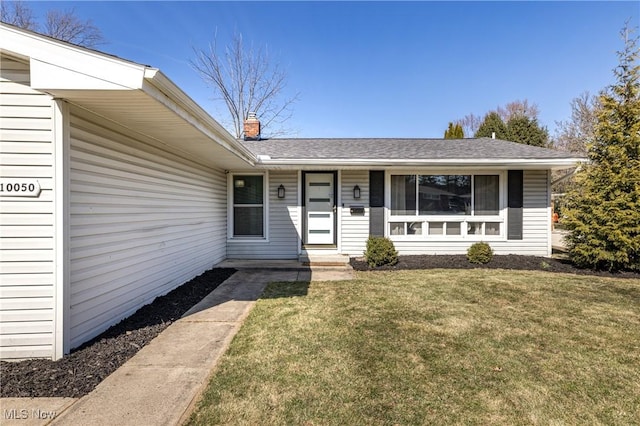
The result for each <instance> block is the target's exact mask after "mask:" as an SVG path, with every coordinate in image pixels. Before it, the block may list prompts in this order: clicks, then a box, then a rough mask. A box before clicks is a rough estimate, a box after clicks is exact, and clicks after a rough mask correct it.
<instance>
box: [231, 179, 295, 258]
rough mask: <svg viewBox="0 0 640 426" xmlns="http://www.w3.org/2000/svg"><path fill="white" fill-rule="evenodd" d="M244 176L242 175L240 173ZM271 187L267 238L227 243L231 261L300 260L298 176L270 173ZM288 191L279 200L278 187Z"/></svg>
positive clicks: (269, 188)
mask: <svg viewBox="0 0 640 426" xmlns="http://www.w3.org/2000/svg"><path fill="white" fill-rule="evenodd" d="M238 174H242V173H238ZM265 179H267V181H268V182H267V184H268V194H269V195H268V197H269V198H268V202H267V204H268V209H269V210H268V214H267V224H266V227H265V236H266V238H265V239H264V240H262V241H259V240H251V241H243V240H242V239H241V238H237V239H230V240H229V241H228V242H227V257H228V258H229V259H297V257H298V244H299V237H298V231H297V226H298V220H299V216H298V212H299V208H298V206H297V203H298V173H297V172H296V171H270V172H269V173H268V174H265ZM280 185H283V186H284V187H285V198H282V199H281V198H278V187H279V186H280Z"/></svg>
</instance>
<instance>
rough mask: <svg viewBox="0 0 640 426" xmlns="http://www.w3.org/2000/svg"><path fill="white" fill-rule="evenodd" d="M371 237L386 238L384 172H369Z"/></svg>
mask: <svg viewBox="0 0 640 426" xmlns="http://www.w3.org/2000/svg"><path fill="white" fill-rule="evenodd" d="M369 235H372V236H377V237H378V236H379V237H382V236H384V170H371V171H369Z"/></svg>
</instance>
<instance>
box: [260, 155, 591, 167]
mask: <svg viewBox="0 0 640 426" xmlns="http://www.w3.org/2000/svg"><path fill="white" fill-rule="evenodd" d="M259 159H260V161H259V162H258V165H259V166H264V167H265V168H271V167H273V168H296V167H298V168H308V167H325V168H326V167H330V168H331V167H333V168H371V167H383V168H384V167H404V168H406V167H467V168H486V167H499V168H517V169H562V168H568V167H575V166H576V165H577V164H578V163H581V162H583V161H584V159H583V158H559V159H526V160H525V159H523V160H497V159H489V158H486V159H457V160H455V159H451V160H431V159H425V160H416V159H405V160H401V159H386V160H385V159H380V160H372V159H358V158H352V159H345V158H340V159H322V160H318V159H309V158H304V159H265V158H260V157H259Z"/></svg>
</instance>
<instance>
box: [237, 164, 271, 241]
mask: <svg viewBox="0 0 640 426" xmlns="http://www.w3.org/2000/svg"><path fill="white" fill-rule="evenodd" d="M233 236H234V237H260V238H263V237H264V176H262V175H235V176H234V177H233Z"/></svg>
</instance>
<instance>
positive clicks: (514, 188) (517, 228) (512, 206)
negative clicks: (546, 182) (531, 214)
mask: <svg viewBox="0 0 640 426" xmlns="http://www.w3.org/2000/svg"><path fill="white" fill-rule="evenodd" d="M507 186H508V190H507V205H508V207H509V208H508V209H507V223H508V228H507V239H509V240H521V239H522V207H523V205H524V194H523V192H524V191H523V187H524V179H523V172H522V170H509V174H508V178H507Z"/></svg>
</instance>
